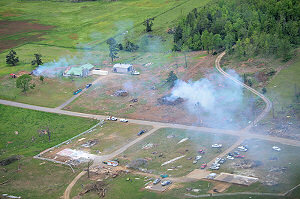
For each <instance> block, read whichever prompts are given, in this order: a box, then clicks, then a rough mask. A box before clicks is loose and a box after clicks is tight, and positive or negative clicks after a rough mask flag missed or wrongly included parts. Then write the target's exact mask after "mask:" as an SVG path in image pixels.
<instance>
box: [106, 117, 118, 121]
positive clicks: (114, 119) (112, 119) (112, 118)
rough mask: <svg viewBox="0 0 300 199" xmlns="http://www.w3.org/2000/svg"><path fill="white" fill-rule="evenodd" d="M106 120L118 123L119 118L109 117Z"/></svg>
mask: <svg viewBox="0 0 300 199" xmlns="http://www.w3.org/2000/svg"><path fill="white" fill-rule="evenodd" d="M106 120H109V121H117V120H118V118H116V117H113V116H108V117H107V118H106Z"/></svg>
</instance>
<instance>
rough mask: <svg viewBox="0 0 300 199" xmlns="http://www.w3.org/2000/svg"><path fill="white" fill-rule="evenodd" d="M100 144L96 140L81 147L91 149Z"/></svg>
mask: <svg viewBox="0 0 300 199" xmlns="http://www.w3.org/2000/svg"><path fill="white" fill-rule="evenodd" d="M98 142H99V141H98V140H97V139H95V140H89V141H87V142H86V143H84V144H82V145H81V146H82V147H85V148H90V147H92V146H94V145H96V144H97V143H98Z"/></svg>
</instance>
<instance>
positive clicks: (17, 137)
mask: <svg viewBox="0 0 300 199" xmlns="http://www.w3.org/2000/svg"><path fill="white" fill-rule="evenodd" d="M0 118H1V120H0V137H1V141H0V152H1V159H3V158H6V157H8V156H10V155H23V156H26V157H27V156H33V155H36V154H38V153H39V152H41V151H43V150H45V149H47V148H49V147H51V146H54V145H56V144H59V143H61V142H63V141H65V140H67V139H69V138H71V137H73V136H75V135H77V134H79V133H81V132H83V131H85V130H87V129H89V128H91V127H92V126H93V125H95V124H96V123H97V121H96V120H92V119H85V118H78V117H71V116H65V115H58V114H52V113H44V112H40V111H33V110H27V109H21V108H15V107H10V106H4V105H0ZM45 127H49V128H50V129H52V135H51V141H50V142H49V141H48V136H46V135H45V136H39V134H38V130H41V129H43V128H45ZM16 131H17V132H18V134H16ZM33 140H34V141H33Z"/></svg>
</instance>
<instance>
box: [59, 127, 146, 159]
mask: <svg viewBox="0 0 300 199" xmlns="http://www.w3.org/2000/svg"><path fill="white" fill-rule="evenodd" d="M141 129H146V130H151V126H146V125H136V124H130V123H121V122H118V121H117V122H109V121H107V122H105V123H104V124H103V126H101V127H100V126H99V127H96V128H95V129H94V130H93V132H91V133H89V134H85V135H83V136H80V137H78V138H77V139H76V140H75V141H73V142H71V143H70V144H69V145H68V146H67V147H68V148H72V149H78V150H88V151H89V153H93V154H97V155H104V154H109V153H111V152H113V151H115V150H117V149H119V148H120V147H121V146H122V145H124V144H126V143H129V142H131V141H132V140H134V139H136V138H137V133H138V132H139V131H140V130H141ZM82 138H85V139H83V140H82V141H78V140H80V139H82ZM88 140H97V141H98V143H97V144H96V145H94V146H92V147H90V148H84V147H82V146H81V145H82V144H84V143H86V142H87V141H88ZM65 147H66V146H65V145H64V148H65ZM97 151H100V152H101V154H99V153H97Z"/></svg>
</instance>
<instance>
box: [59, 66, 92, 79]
mask: <svg viewBox="0 0 300 199" xmlns="http://www.w3.org/2000/svg"><path fill="white" fill-rule="evenodd" d="M93 68H94V66H93V65H92V64H84V65H82V66H73V67H68V68H67V70H66V71H65V72H64V73H63V76H65V77H69V76H71V75H73V76H77V77H86V76H88V75H89V72H90V70H92V69H93Z"/></svg>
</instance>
